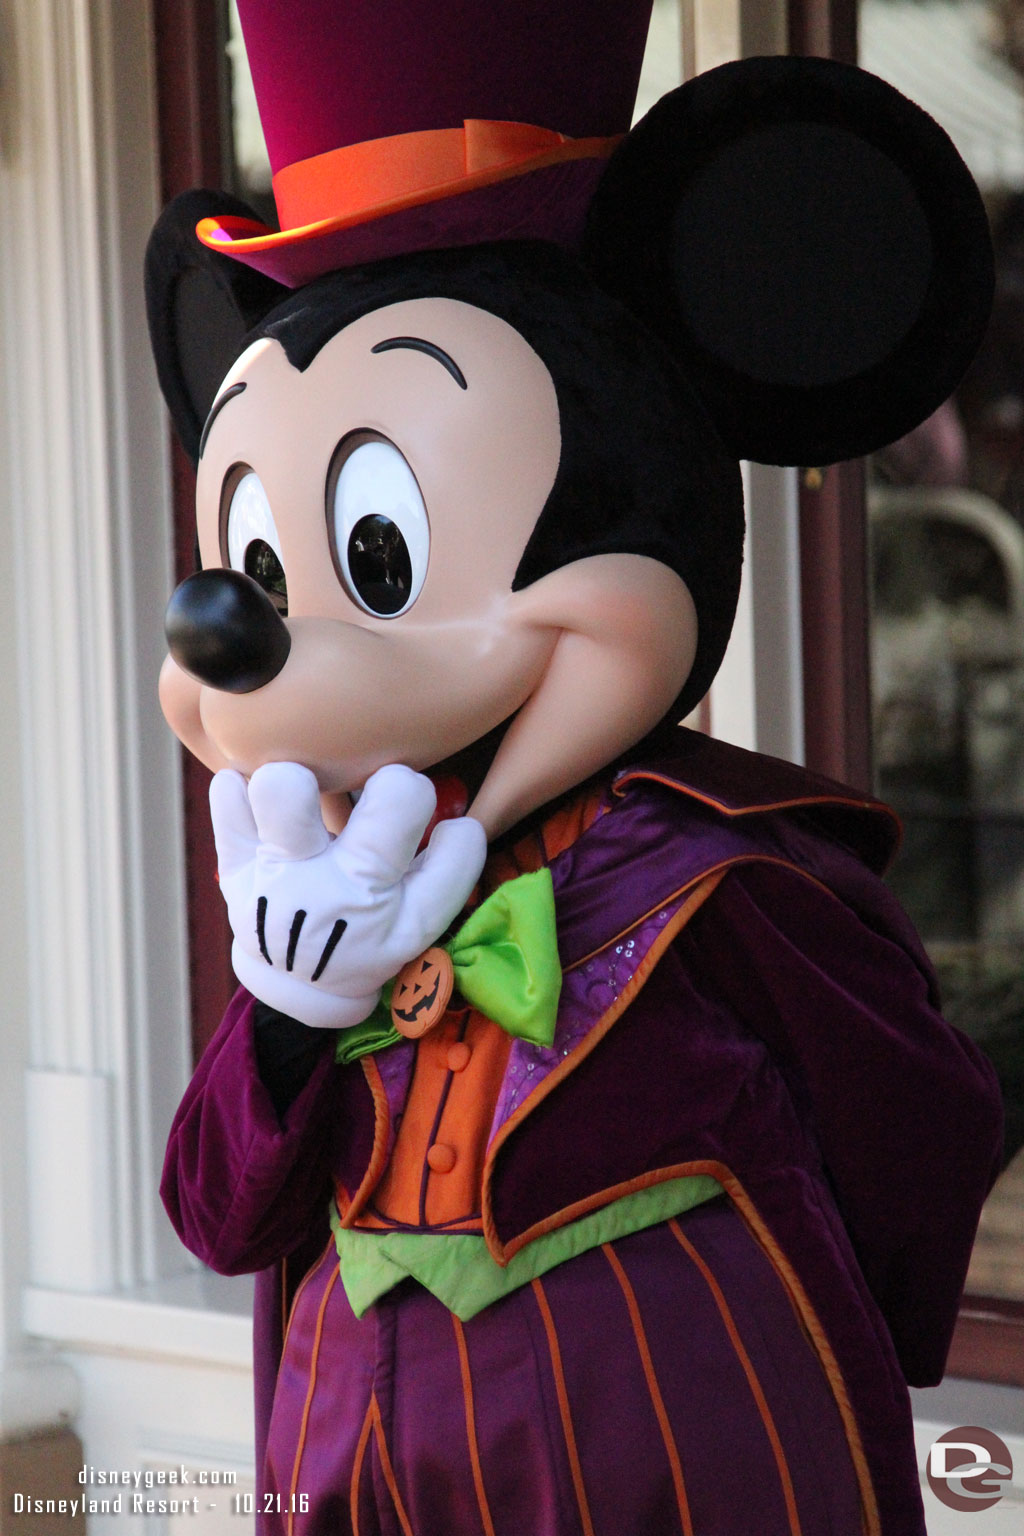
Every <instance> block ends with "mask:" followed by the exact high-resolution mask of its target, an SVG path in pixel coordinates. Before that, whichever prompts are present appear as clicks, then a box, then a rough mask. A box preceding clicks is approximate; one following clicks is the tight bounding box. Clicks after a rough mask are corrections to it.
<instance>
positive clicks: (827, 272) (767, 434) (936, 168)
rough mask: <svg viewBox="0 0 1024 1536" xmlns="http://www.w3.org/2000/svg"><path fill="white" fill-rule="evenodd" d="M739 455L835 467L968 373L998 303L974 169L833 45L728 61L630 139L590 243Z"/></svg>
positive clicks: (599, 205) (615, 161) (928, 408)
mask: <svg viewBox="0 0 1024 1536" xmlns="http://www.w3.org/2000/svg"><path fill="white" fill-rule="evenodd" d="M585 255H586V258H587V260H588V262H589V264H590V266H591V268H592V270H593V271H594V273H595V275H596V277H597V280H598V281H599V282H600V283H601V284H602V285H603V286H604V287H606V288H607V289H609V290H610V291H611V292H612V293H613V294H615V295H616V296H617V297H619V298H620V299H621V300H622V301H623V302H624V303H625V304H627V305H628V306H629V308H630V309H632V310H633V311H634V312H635V313H636V314H637V315H639V316H640V317H641V318H642V319H644V320H645V321H646V322H647V323H648V324H649V325H650V326H651V327H652V329H653V330H654V331H655V332H656V333H657V334H658V335H660V336H661V337H663V338H664V339H665V340H666V341H667V342H668V344H669V346H671V347H672V348H673V350H674V351H675V352H676V353H677V355H678V356H679V358H680V360H681V362H682V363H683V366H684V368H685V370H686V372H687V374H688V376H689V377H690V378H691V380H692V381H693V383H694V384H695V385H696V387H697V389H698V390H699V392H700V394H701V395H702V397H703V399H704V402H705V404H706V405H707V407H708V410H709V411H710V413H711V416H712V418H713V419H714V421H715V423H716V425H717V426H718V429H719V431H720V432H721V434H722V437H723V439H724V440H725V442H726V443H727V444H728V445H729V447H730V448H731V449H732V451H733V452H734V453H735V454H736V455H737V457H740V458H750V459H756V460H758V461H760V462H763V463H770V464H830V463H833V462H834V461H836V460H837V459H844V458H853V457H855V456H857V455H860V454H863V453H869V452H871V451H872V450H874V449H876V448H879V447H881V446H882V445H883V444H884V443H888V442H891V441H892V440H893V439H894V438H897V437H900V436H902V435H903V433H904V432H907V431H909V430H910V429H911V427H913V426H916V425H917V423H918V422H920V421H923V420H924V419H925V417H926V416H928V415H929V414H930V413H931V412H932V411H933V410H934V409H935V408H936V407H937V406H938V405H939V404H940V403H941V401H942V400H944V399H945V397H946V396H947V395H948V394H950V393H951V391H952V390H953V389H954V388H955V386H956V384H957V383H958V382H959V380H960V377H961V375H962V374H963V372H964V370H965V369H966V367H967V364H968V363H969V362H970V360H971V358H972V356H973V354H974V352H975V350H976V348H977V346H978V343H979V342H980V340H981V336H982V332H983V330H984V327H985V322H986V320H987V317H988V313H989V308H990V306H991V300H992V286H993V276H992V253H991V245H990V241H989V236H988V225H987V221H986V217H985V211H984V208H983V206H982V202H981V198H980V196H979V193H978V189H977V187H976V186H975V184H974V181H973V179H972V177H971V175H970V172H969V171H968V170H967V167H966V166H965V165H964V163H963V161H962V160H961V159H960V157H959V155H958V154H957V152H956V150H955V149H954V147H953V145H952V143H951V142H950V140H949V138H948V137H947V136H946V134H945V133H944V132H943V130H942V129H941V128H940V127H939V126H938V124H937V123H935V122H934V121H933V119H932V118H930V117H928V115H927V114H926V113H924V112H922V111H921V109H920V108H919V107H916V106H914V105H913V103H912V102H909V101H908V100H907V99H906V98H905V97H903V96H901V95H900V94H899V92H897V91H895V90H893V88H892V87H891V86H889V85H886V84H885V83H884V82H883V81H882V80H879V79H877V78H876V77H875V76H874V75H869V74H867V73H865V72H864V71H863V70H859V69H855V68H853V67H852V66H849V65H844V64H837V63H834V62H833V61H831V60H827V59H810V58H764V59H747V60H743V61H741V62H739V63H733V64H725V65H723V66H722V67H721V68H719V69H715V70H711V71H709V73H707V74H705V75H699V76H697V77H696V78H695V79H694V80H691V81H689V82H688V83H687V84H686V85H684V86H681V87H680V88H679V90H677V91H674V92H672V93H671V94H670V95H668V96H666V97H664V98H663V99H662V100H661V101H660V102H659V103H658V104H657V106H655V107H654V109H653V110H652V111H651V112H650V113H648V115H647V116H646V117H645V118H644V119H643V121H642V122H641V123H639V124H638V125H637V127H636V128H634V129H633V131H632V132H631V133H630V134H629V135H628V136H627V138H626V139H625V140H624V142H623V143H622V144H621V145H620V147H619V148H618V149H617V150H616V152H615V154H614V156H613V157H612V160H611V161H610V163H609V166H608V169H607V171H606V172H605V175H604V177H603V178H602V180H601V183H600V185H599V187H598V190H597V194H596V197H595V199H594V203H593V206H592V209H591V215H590V223H589V226H588V234H587V241H586V247H585Z"/></svg>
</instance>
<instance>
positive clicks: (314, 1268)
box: [281, 1234, 334, 1355]
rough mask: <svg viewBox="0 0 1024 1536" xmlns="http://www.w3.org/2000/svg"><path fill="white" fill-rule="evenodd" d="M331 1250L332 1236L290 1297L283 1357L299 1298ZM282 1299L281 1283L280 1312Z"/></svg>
mask: <svg viewBox="0 0 1024 1536" xmlns="http://www.w3.org/2000/svg"><path fill="white" fill-rule="evenodd" d="M333 1249H334V1237H333V1234H332V1236H331V1237H329V1238H328V1239H327V1246H326V1248H325V1249H324V1251H323V1253H322V1254H321V1255H320V1257H319V1258H318V1259H317V1261H316V1263H315V1264H311V1265H310V1266H309V1268H308V1269H307V1270H306V1273H305V1274H304V1275H303V1277H302V1279H301V1280H300V1281H299V1284H298V1287H297V1288H296V1291H295V1295H294V1296H293V1297H292V1306H291V1311H290V1312H289V1313H288V1317H287V1321H286V1323H285V1329H284V1342H283V1343H282V1345H281V1354H282V1355H284V1352H285V1350H286V1349H287V1348H288V1336H289V1334H290V1333H291V1331H292V1318H293V1317H294V1316H295V1309H296V1307H297V1306H298V1304H299V1297H300V1296H301V1295H302V1293H303V1291H304V1290H305V1289H306V1286H307V1285H308V1284H309V1282H310V1281H311V1280H312V1278H313V1276H314V1275H315V1274H316V1272H317V1270H318V1269H319V1268H320V1266H321V1264H322V1263H323V1262H324V1259H326V1257H327V1255H328V1254H329V1253H332V1252H333ZM281 1267H282V1269H283V1268H284V1264H282V1266H281ZM284 1299H285V1298H284V1285H283V1282H282V1288H281V1303H282V1310H283V1307H284Z"/></svg>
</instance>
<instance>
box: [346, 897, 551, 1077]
mask: <svg viewBox="0 0 1024 1536" xmlns="http://www.w3.org/2000/svg"><path fill="white" fill-rule="evenodd" d="M444 947H445V949H446V950H447V951H448V953H449V955H450V956H451V960H452V965H453V967H454V969H455V985H456V987H457V988H458V989H459V991H460V992H461V993H462V996H463V997H464V998H465V999H466V1002H467V1003H469V1005H470V1007H472V1008H476V1009H478V1010H479V1012H480V1013H482V1014H483V1015H484V1017H485V1018H488V1019H493V1020H494V1022H495V1023H496V1024H500V1025H501V1027H502V1029H503V1030H505V1031H506V1033H507V1034H510V1035H514V1036H515V1037H516V1038H517V1039H519V1040H529V1041H530V1043H531V1044H532V1045H550V1044H551V1042H552V1041H553V1040H554V1038H555V1019H556V1017H557V1015H558V997H559V993H560V992H561V990H562V967H561V964H560V963H559V959H558V934H557V930H556V926H555V892H554V886H553V884H552V881H551V871H550V869H538V870H535V871H534V872H533V873H532V874H529V875H518V876H517V877H516V879H515V880H506V881H505V883H504V884H503V885H499V886H498V888H497V890H496V891H492V892H491V894H490V896H488V898H487V900H486V901H483V902H481V903H480V905H479V906H478V907H477V909H476V911H475V912H471V913H470V915H469V917H467V919H466V921H465V922H464V923H463V925H462V927H461V928H460V929H459V931H458V933H457V934H456V935H455V937H454V938H453V939H452V940H450V942H449V943H447V944H446V945H445V946H444ZM393 985H394V983H393V982H388V984H387V985H386V986H385V987H384V989H383V990H382V992H381V995H380V1001H379V1002H378V1004H377V1006H376V1008H375V1009H374V1010H373V1012H372V1013H371V1014H370V1017H369V1018H368V1019H364V1020H363V1022H362V1023H361V1024H356V1025H355V1026H354V1027H353V1028H352V1029H343V1030H341V1031H340V1032H339V1034H338V1043H337V1045H336V1047H335V1053H334V1059H335V1061H337V1062H338V1063H339V1064H340V1065H341V1066H346V1065H347V1064H348V1063H349V1062H350V1061H358V1060H359V1058H360V1056H368V1055H370V1053H371V1052H372V1051H382V1050H383V1049H384V1048H385V1046H388V1045H396V1044H397V1042H398V1041H399V1040H401V1038H402V1036H401V1035H400V1034H399V1032H398V1030H397V1029H395V1027H394V1025H393V1024H392V1022H391V991H392V987H393Z"/></svg>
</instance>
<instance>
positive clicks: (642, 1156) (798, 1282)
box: [163, 733, 1000, 1530]
mask: <svg viewBox="0 0 1024 1536" xmlns="http://www.w3.org/2000/svg"><path fill="white" fill-rule="evenodd" d="M683 740H684V751H683V753H682V755H681V756H680V757H679V758H677V759H675V760H673V761H672V762H671V763H666V764H662V765H660V766H659V767H657V768H638V769H635V770H628V771H626V772H625V773H623V774H620V775H619V776H618V778H617V779H616V781H615V783H614V786H613V792H612V809H611V810H610V811H609V812H608V813H607V814H605V815H603V816H601V817H599V819H598V820H597V822H595V824H594V826H593V827H592V828H591V829H590V830H589V831H588V832H587V833H585V834H584V836H583V837H582V838H581V839H580V840H579V841H578V842H577V843H576V844H574V845H573V846H572V847H571V848H569V849H568V850H567V851H566V852H565V853H563V854H561V855H560V856H559V857H558V858H556V859H555V860H554V862H553V864H552V875H553V879H554V885H555V896H556V910H557V914H558V925H559V949H560V953H561V958H562V964H563V972H564V983H563V993H562V999H561V1003H560V1008H559V1020H558V1026H557V1033H556V1038H555V1043H554V1047H553V1048H552V1049H550V1050H545V1049H542V1048H538V1047H534V1046H530V1045H529V1044H528V1043H526V1042H521V1041H517V1042H516V1043H515V1044H514V1046H513V1049H512V1053H511V1057H510V1061H509V1066H508V1070H507V1073H506V1076H505V1080H504V1084H503V1087H502V1091H501V1095H500V1099H499V1103H498V1107H497V1111H496V1113H495V1117H494V1123H493V1126H492V1129H491V1139H490V1152H489V1156H488V1164H487V1171H486V1174H485V1189H484V1205H483V1210H484V1224H485V1234H486V1236H487V1240H488V1243H489V1245H490V1248H491V1251H492V1253H493V1254H494V1256H495V1258H496V1259H497V1260H498V1261H499V1262H501V1261H502V1259H503V1258H505V1257H506V1256H508V1255H510V1254H511V1253H513V1252H515V1251H516V1250H517V1249H519V1248H520V1247H522V1246H523V1245H524V1244H525V1243H526V1242H529V1241H530V1239H531V1237H533V1236H536V1235H538V1234H539V1233H540V1232H543V1231H547V1230H550V1229H551V1228H552V1227H554V1226H557V1225H559V1224H560V1223H562V1222H563V1221H565V1220H571V1219H573V1217H574V1216H577V1215H580V1214H582V1213H583V1212H584V1211H585V1210H588V1209H592V1208H594V1207H595V1206H597V1205H600V1204H603V1203H607V1201H608V1200H609V1199H612V1198H615V1197H616V1195H618V1194H622V1193H625V1192H627V1191H629V1190H631V1189H635V1188H638V1187H642V1186H643V1185H645V1184H649V1183H653V1182H656V1181H658V1180H660V1179H664V1178H670V1177H677V1176H679V1175H680V1174H684V1173H688V1172H704V1173H712V1174H714V1175H715V1176H716V1177H717V1178H718V1179H719V1180H720V1182H721V1183H722V1184H723V1187H724V1188H725V1190H726V1193H727V1194H728V1196H729V1198H730V1199H731V1200H732V1202H733V1204H734V1206H735V1208H736V1210H737V1212H738V1213H739V1215H740V1216H741V1217H742V1219H743V1220H744V1221H745V1222H746V1223H747V1225H748V1227H749V1228H750V1230H751V1231H752V1232H753V1233H754V1235H755V1236H756V1237H757V1239H758V1241H759V1242H760V1243H761V1246H762V1248H763V1249H764V1251H765V1252H766V1253H767V1254H768V1256H769V1258H770V1259H771V1260H772V1262H773V1263H774V1264H775V1267H776V1270H777V1272H778V1273H779V1274H780V1277H781V1278H782V1279H783V1281H784V1283H785V1284H786V1285H787V1288H788V1289H789V1291H790V1294H791V1297H792V1299H793V1301H794V1305H796V1306H797V1308H798V1310H799V1311H800V1312H801V1314H802V1316H803V1318H804V1321H805V1324H806V1326H807V1328H808V1331H809V1333H810V1334H811V1336H812V1337H814V1338H815V1340H816V1342H817V1343H818V1347H819V1354H820V1356H821V1358H822V1363H823V1365H824V1366H825V1368H826V1370H827V1372H828V1373H829V1374H830V1376H831V1377H832V1379H833V1385H834V1390H836V1392H837V1394H840V1395H842V1396H843V1397H845V1398H846V1399H847V1400H848V1402H849V1405H850V1409H849V1412H850V1414H851V1415H852V1420H853V1422H854V1425H855V1428H854V1431H853V1435H854V1439H856V1438H857V1437H858V1436H859V1440H860V1444H861V1447H862V1449H863V1454H864V1459H865V1463H866V1466H867V1467H868V1468H869V1469H870V1477H871V1480H872V1482H873V1484H874V1487H875V1492H876V1495H877V1498H878V1504H879V1508H880V1513H881V1515H882V1522H881V1528H882V1529H883V1530H885V1529H888V1528H889V1526H888V1524H887V1522H886V1520H885V1518H884V1515H885V1507H886V1505H887V1504H889V1502H890V1499H891V1501H892V1508H894V1509H895V1508H899V1507H902V1506H903V1505H904V1502H905V1501H906V1500H907V1499H908V1498H910V1497H912V1498H914V1499H916V1497H917V1494H916V1472H915V1469H914V1467H913V1464H912V1461H911V1462H910V1463H909V1464H908V1458H907V1422H908V1418H907V1408H906V1389H905V1382H906V1381H909V1382H911V1383H912V1384H917V1385H928V1384H930V1383H934V1382H936V1381H938V1380H939V1379H940V1377H941V1375H942V1370H943V1365H944V1361H945V1356H946V1352H947V1349H948V1346H949V1340H950V1336H951V1333H952V1329H953V1325H954V1322H955V1318H956V1309H957V1303H958V1300H959V1297H960V1292H961V1288H962V1285H963V1279H964V1275H965V1273H966V1269H967V1263H968V1259H969V1255H970V1249H971V1243H972V1240H973V1236H974V1231H975V1226H976V1223H977V1219H978V1213H979V1211H980V1208H981V1204H982V1202H983V1200H984V1197H985V1195H986V1193H987V1191H988V1189H989V1187H990V1185H991V1182H992V1180H993V1178H994V1176H995V1173H996V1170H997V1166H998V1153H999V1141H1000V1130H999V1128H1000V1108H999V1093H998V1088H997V1086H996V1082H995V1078H994V1074H993V1073H992V1070H991V1068H990V1067H989V1066H988V1064H987V1063H986V1061H985V1059H984V1058H983V1057H982V1055H981V1054H980V1052H978V1050H977V1049H976V1048H975V1047H974V1046H973V1044H972V1043H971V1042H970V1041H969V1040H967V1039H965V1038H964V1037H963V1036H962V1035H960V1034H959V1033H958V1032H957V1031H956V1030H954V1029H952V1028H951V1027H950V1026H948V1025H947V1024H946V1023H944V1021H943V1020H942V1019H941V1017H940V1016H939V1014H938V1012H937V1011H936V998H935V995H934V990H933V983H932V979H931V973H930V969H929V966H928V963H927V960H926V959H925V957H924V954H923V952H922V950H921V948H920V944H919V942H918V940H917V938H916V936H915V934H914V932H913V930H912V928H911V927H910V925H909V923H908V921H907V919H906V917H905V916H904V914H903V913H902V911H901V910H900V908H899V907H898V905H897V904H896V903H895V901H894V900H893V898H892V897H891V896H890V895H889V893H888V891H887V890H886V888H885V887H884V886H883V885H882V883H881V881H880V880H879V879H878V873H879V872H880V871H881V870H882V869H883V868H884V866H885V864H886V863H887V862H888V859H889V857H890V855H891V853H892V850H893V848H894V846H895V843H896V840H897V837H898V828H897V825H896V822H895V819H894V818H893V816H892V814H891V812H889V811H887V809H886V808H885V807H883V806H881V805H880V804H879V803H878V802H875V801H871V800H868V799H866V798H865V797H863V796H859V795H857V794H856V793H855V792H853V791H850V790H847V789H844V788H843V787H842V786H839V785H835V784H832V783H831V782H829V781H826V780H823V779H819V778H816V777H814V776H812V775H810V774H807V773H805V772H804V771H803V770H800V769H797V768H794V767H792V766H791V765H789V764H784V763H780V762H777V761H774V760H772V759H767V758H763V757H756V756H754V755H752V754H750V753H745V752H742V751H740V750H739V749H737V748H732V747H726V746H724V745H722V744H721V743H717V742H712V741H710V740H708V739H707V738H704V737H701V736H696V735H692V734H690V733H683ZM251 1012H252V1003H251V999H249V998H248V997H247V996H246V995H245V994H244V993H242V994H239V996H238V997H236V999H235V1000H234V1002H233V1003H232V1005H231V1008H230V1009H229V1011H228V1014H227V1016H226V1018H225V1020H224V1023H223V1025H222V1026H221V1029H220V1031H219V1032H218V1034H217V1036H216V1037H215V1039H214V1040H213V1042H212V1043H211V1045H210V1047H209V1049H208V1050H207V1052H206V1054H205V1056H204V1057H203V1060H202V1061H201V1062H200V1065H199V1067H198V1069H197V1071H196V1075H195V1077H194V1079H193V1081H192V1084H191V1085H190V1087H189V1089H188V1091H187V1093H186V1095H185V1098H184V1100H183V1102H182V1105H181V1107H180V1109H179V1111H178V1114H177V1117H176V1119H175V1123H174V1129H173V1131H172V1135H171V1139H170V1145H169V1148H168V1154H167V1163H166V1167H165V1172H164V1182H163V1195H164V1200H165V1203H166V1205H167V1209H168V1211H169V1213H170V1215H171V1219H172V1221H173V1222H174V1224H175V1226H176V1228H177V1230H178V1232H179V1234H180V1235H181V1237H182V1240H183V1241H184V1242H185V1244H186V1245H187V1246H188V1247H189V1248H191V1249H192V1251H193V1252H195V1253H197V1254H198V1255H199V1256H200V1257H201V1258H202V1259H204V1260H205V1261H206V1262H207V1263H208V1264H210V1265H211V1266H212V1267H213V1268H214V1269H217V1270H220V1271H222V1272H225V1273H238V1272H242V1271H249V1270H266V1268H267V1266H273V1265H275V1264H276V1263H277V1262H278V1261H280V1260H281V1259H282V1258H283V1257H284V1256H285V1255H292V1256H293V1257H292V1259H291V1269H292V1271H293V1279H295V1280H297V1279H298V1278H299V1275H300V1273H301V1270H302V1268H303V1267H304V1264H305V1262H306V1260H307V1258H308V1257H311V1256H312V1254H313V1252H314V1251H315V1250H316V1251H318V1249H319V1248H322V1245H323V1241H324V1240H325V1238H326V1225H325V1220H324V1216H325V1211H326V1206H327V1201H328V1199H329V1195H330V1192H331V1188H332V1185H333V1186H334V1188H335V1189H336V1190H340V1191H341V1203H342V1205H343V1207H344V1208H346V1210H347V1214H346V1218H345V1219H346V1222H351V1221H353V1220H355V1219H356V1218H357V1216H358V1213H359V1211H360V1210H361V1209H362V1205H363V1203H364V1202H365V1200H366V1199H367V1198H368V1196H369V1194H370V1192H371V1191H372V1188H373V1186H374V1184H375V1183H376V1181H377V1179H378V1178H379V1176H380V1173H381V1171H382V1170H383V1168H384V1166H385V1164H386V1161H387V1157H388V1154H389V1152H390V1148H391V1146H392V1145H393V1141H394V1134H395V1121H396V1116H397V1115H398V1114H399V1112H400V1110H401V1108H402V1105H403V1103H404V1098H405V1094H406V1092H407V1090H408V1086H409V1082H410V1080H411V1075H412V1068H413V1064H414V1060H415V1046H414V1045H413V1044H411V1043H406V1042H402V1043H401V1044H399V1045H396V1046H393V1047H391V1048H390V1049H389V1050H387V1051H384V1052H382V1053H380V1054H379V1055H378V1056H376V1057H374V1058H367V1059H365V1060H364V1061H363V1062H360V1063H356V1064H354V1065H352V1066H350V1067H346V1068H338V1067H336V1066H335V1065H334V1064H333V1060H332V1059H331V1053H330V1052H328V1051H325V1054H324V1058H323V1059H322V1061H321V1062H320V1064H319V1065H318V1066H317V1068H316V1070H315V1071H314V1073H313V1076H312V1077H311V1079H310V1080H309V1082H308V1083H307V1084H306V1086H305V1088H304V1089H303V1090H302V1092H301V1093H300V1095H299V1097H298V1098H297V1099H296V1100H295V1102H294V1103H293V1104H292V1105H291V1107H290V1108H289V1110H288V1111H287V1113H286V1115H285V1117H284V1121H283V1124H281V1123H279V1122H278V1119H277V1116H276V1115H275V1112H274V1110H273V1107H272V1105H271V1103H270V1099H269V1096H268V1093H267V1091H266V1089H265V1087H264V1086H263V1084H262V1083H261V1081H260V1078H259V1074H258V1071H257V1068H256V1062H255V1054H254V1049H253V1041H252V1026H251ZM280 1286H281V1281H280V1275H279V1274H278V1277H277V1278H276V1279H274V1280H271V1279H270V1277H269V1276H268V1275H266V1274H264V1275H261V1277H260V1281H259V1284H258V1289H257V1320H256V1370H257V1420H258V1435H259V1428H260V1426H261V1425H262V1424H265V1422H266V1417H267V1415H268V1413H269V1404H270V1399H271V1395H272V1392H273V1381H274V1372H275V1356H276V1352H277V1351H278V1350H279V1348H280V1341H281V1288H280ZM897 1425H899V1426H900V1427H899V1429H898V1430H897V1428H896V1426H897ZM912 1485H913V1486H912Z"/></svg>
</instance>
